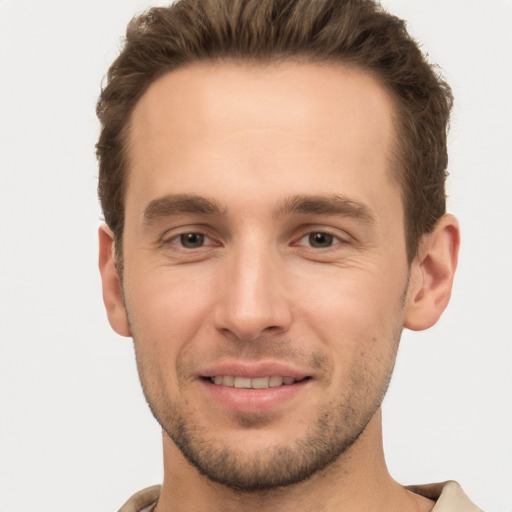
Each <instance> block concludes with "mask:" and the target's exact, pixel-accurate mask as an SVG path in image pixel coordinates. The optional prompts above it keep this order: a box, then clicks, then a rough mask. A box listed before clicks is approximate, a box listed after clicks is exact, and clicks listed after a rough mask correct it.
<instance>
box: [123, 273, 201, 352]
mask: <svg viewBox="0 0 512 512" xmlns="http://www.w3.org/2000/svg"><path fill="white" fill-rule="evenodd" d="M170 272H172V271H170ZM170 272H169V273H166V272H163V273H158V274H155V275H154V276H150V275H146V278H144V279H140V280H137V281H135V280H134V281H132V282H130V283H126V287H125V293H126V302H127V309H128V313H129V317H130V323H131V325H132V331H133V333H134V338H137V340H136V341H137V342H138V343H139V344H140V343H141V342H143V344H144V347H143V348H141V350H142V349H143V350H144V351H146V349H147V350H148V351H149V350H151V351H152V352H153V354H154V356H155V357H159V358H162V359H161V360H165V361H172V360H176V358H177V354H178V353H179V351H180V350H182V349H183V346H184V345H187V344H188V343H190V342H191V340H193V339H194V338H195V337H197V335H198V331H200V330H201V329H203V328H204V325H205V323H204V320H205V319H206V315H207V311H208V309H209V303H210V300H209V296H210V294H209V293H208V290H207V288H206V286H205V283H204V281H203V282H200V281H196V280H195V279H194V278H193V277H192V278H189V279H187V280H183V279H181V280H180V279H175V278H171V277H170V275H169V274H170ZM132 291H133V293H131V292H132Z"/></svg>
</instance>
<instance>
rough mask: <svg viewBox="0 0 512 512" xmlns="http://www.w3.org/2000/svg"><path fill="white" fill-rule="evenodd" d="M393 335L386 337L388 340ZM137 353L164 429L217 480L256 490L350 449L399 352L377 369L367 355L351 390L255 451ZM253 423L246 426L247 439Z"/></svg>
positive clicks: (299, 478)
mask: <svg viewBox="0 0 512 512" xmlns="http://www.w3.org/2000/svg"><path fill="white" fill-rule="evenodd" d="M132 332H134V331H132ZM395 334H396V336H397V338H396V340H394V342H393V343H396V344H398V340H399V338H400V331H399V332H397V333H395ZM134 341H135V338H134ZM374 341H375V342H376V340H374ZM390 341H391V340H381V342H384V343H386V342H387V343H389V342H390ZM274 346H275V345H274ZM135 347H136V348H137V341H135ZM136 355H137V366H138V370H139V375H140V379H141V383H142V387H143V391H144V395H145V397H146V400H147V402H148V405H149V407H150V409H151V411H152V413H153V415H154V416H155V418H156V419H157V421H158V422H159V423H160V425H161V427H162V429H163V430H164V432H165V434H166V435H168V436H169V438H170V439H172V441H173V442H174V443H175V445H176V446H177V447H178V448H179V449H180V451H181V452H182V454H183V455H184V457H185V458H186V459H187V460H188V462H189V463H190V464H191V465H192V466H194V467H195V468H196V469H197V470H198V471H199V472H200V473H201V474H202V475H204V476H206V477H207V478H208V479H209V480H211V481H213V482H217V483H219V484H222V485H224V486H226V487H228V488H231V489H233V490H235V491H242V492H246V493H257V492H265V491H271V490H276V489H278V488H280V487H285V486H290V485H294V484H298V483H300V482H303V481H305V480H307V479H308V478H310V477H311V476H313V475H314V474H315V473H317V472H319V471H321V470H322V469H324V468H326V467H327V466H329V465H330V464H332V463H333V462H334V461H336V460H338V459H339V458H340V457H341V456H342V455H343V454H345V453H346V452H347V450H348V449H349V448H350V447H351V446H352V445H353V444H354V443H355V442H356V440H357V439H358V438H359V437H360V436H361V434H362V433H363V432H364V430H365V428H366V426H367V424H368V423H369V421H370V420H371V419H372V417H373V416H374V414H375V413H376V411H377V410H378V408H379V407H380V404H381V403H382V400H383V398H384V395H385V393H386V390H387V388H388V385H389V381H390V379H391V374H392V371H393V366H394V361H395V355H396V352H392V353H390V354H388V355H389V358H388V360H386V361H385V362H384V364H383V363H382V361H381V362H380V363H381V364H380V366H379V369H378V371H376V368H375V367H372V366H371V364H372V363H371V362H370V364H368V362H367V361H364V359H363V362H362V363H361V364H360V365H357V366H356V367H354V368H352V370H351V372H350V383H349V384H348V385H347V389H350V391H349V392H345V393H343V392H341V393H340V395H339V396H337V397H336V398H335V399H332V400H331V401H330V402H328V403H326V404H324V405H323V408H322V410H317V411H315V412H316V418H315V419H314V421H312V423H311V424H310V426H309V427H308V428H307V429H306V431H305V432H304V433H303V434H302V436H299V437H298V438H295V439H293V440H290V441H289V442H288V443H287V444H279V445H276V446H272V447H268V448H266V449H265V450H255V451H253V452H249V451H248V450H244V449H243V448H242V447H233V446H231V445H229V444H228V443H227V442H224V441H221V440H219V439H216V438H215V437H214V436H212V433H211V432H210V431H209V429H208V425H205V424H204V422H201V421H197V420H196V418H194V417H192V416H191V415H190V413H189V410H190V404H189V403H188V402H187V400H186V399H183V397H184V396H186V395H185V394H184V393H181V392H180V390H179V391H178V393H175V394H174V397H175V398H174V399H171V397H170V396H169V394H168V393H166V392H165V385H164V382H163V379H160V381H159V379H158V378H155V375H156V372H154V371H153V370H154V368H151V366H150V365H149V364H146V363H145V362H144V361H143V359H144V358H142V357H140V356H139V354H137V350H136ZM317 358H318V356H317ZM373 363H375V361H374V362H373ZM178 387H181V386H180V385H179V386H178ZM312 416H313V413H312ZM238 419H239V424H240V427H241V428H243V427H244V423H246V425H245V426H246V427H251V428H254V427H255V426H256V427H257V425H255V424H254V419H253V418H249V417H248V416H244V415H239V417H238ZM251 428H247V439H248V441H250V437H251V433H252V432H251ZM248 454H249V455H248Z"/></svg>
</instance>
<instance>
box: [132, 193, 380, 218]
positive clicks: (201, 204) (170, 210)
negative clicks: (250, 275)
mask: <svg viewBox="0 0 512 512" xmlns="http://www.w3.org/2000/svg"><path fill="white" fill-rule="evenodd" d="M186 213H191V214H201V215H226V214H227V213H228V209H227V207H226V206H221V205H220V204H219V203H218V202H216V201H215V200H213V199H209V198H206V197H203V196H195V195H189V194H168V195H165V196H163V197H158V198H156V199H153V200H152V201H150V202H149V203H148V205H147V206H146V207H145V208H144V210H143V212H142V216H143V218H144V221H145V222H146V223H147V224H151V223H152V222H153V221H155V220H158V219H161V218H165V217H172V216H173V215H180V214H186ZM294 213H295V214H303V215H307V214H312V213H314V214H319V215H337V216H342V217H352V218H355V219H360V220H362V221H364V222H366V223H368V224H373V223H374V222H375V218H374V216H373V215H372V213H371V212H370V210H369V208H368V207H367V206H365V205H364V204H362V203H360V202H358V201H354V200H353V199H349V198H347V197H344V196H340V195H336V194H333V195H297V196H292V197H288V198H285V199H283V200H282V201H281V202H280V203H279V204H278V205H277V207H276V208H275V209H274V210H273V211H272V215H273V216H274V217H276V218H278V217H284V216H286V215H290V214H294Z"/></svg>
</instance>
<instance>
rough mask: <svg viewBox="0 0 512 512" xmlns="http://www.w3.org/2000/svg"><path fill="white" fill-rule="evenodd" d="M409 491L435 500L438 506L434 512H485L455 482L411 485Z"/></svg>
mask: <svg viewBox="0 0 512 512" xmlns="http://www.w3.org/2000/svg"><path fill="white" fill-rule="evenodd" d="M407 489H409V490H410V491H412V492H414V493H416V494H421V495H422V496H425V497H426V498H430V499H431V500H434V501H435V502H436V504H435V506H434V508H433V509H432V512H483V511H482V509H481V508H478V507H477V506H476V505H475V504H474V503H473V502H472V501H471V500H470V499H469V498H468V497H467V495H466V493H465V492H464V491H463V490H462V487H461V486H460V485H459V484H458V483H457V482H455V481H453V480H449V481H447V482H442V483H435V484H425V485H410V486H408V487H407Z"/></svg>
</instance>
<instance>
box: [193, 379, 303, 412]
mask: <svg viewBox="0 0 512 512" xmlns="http://www.w3.org/2000/svg"><path fill="white" fill-rule="evenodd" d="M201 382H202V384H203V385H204V388H205V389H206V391H207V393H208V395H209V398H213V400H215V402H217V403H219V404H221V405H222V406H224V407H227V408H228V409H230V410H232V411H234V412H241V413H245V414H257V413H264V412H270V411H274V410H276V409H277V408H279V407H280V406H284V405H287V403H288V402H290V401H291V400H293V399H294V398H295V397H296V396H297V395H298V394H299V393H301V392H303V391H304V390H305V389H306V388H307V387H308V386H309V385H310V383H311V381H310V379H305V380H303V381H301V382H296V383H295V384H288V385H283V386H278V387H275V388H266V389H246V388H234V387H233V388H231V387H227V386H219V385H217V384H213V382H211V381H209V380H207V379H203V380H202V381H201Z"/></svg>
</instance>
